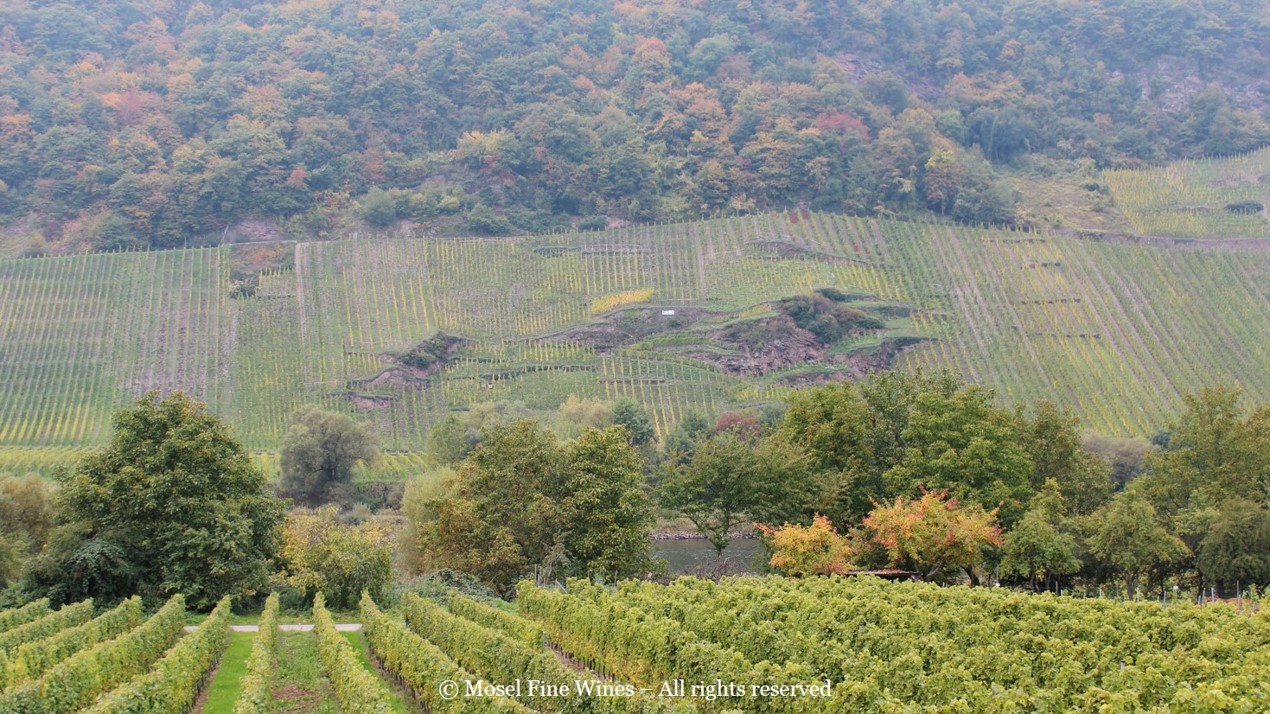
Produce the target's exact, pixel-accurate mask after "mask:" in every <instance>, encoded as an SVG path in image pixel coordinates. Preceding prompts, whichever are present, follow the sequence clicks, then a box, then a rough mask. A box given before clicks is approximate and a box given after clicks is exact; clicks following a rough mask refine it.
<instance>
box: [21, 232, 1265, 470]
mask: <svg viewBox="0 0 1270 714" xmlns="http://www.w3.org/2000/svg"><path fill="white" fill-rule="evenodd" d="M232 250H234V248H230V247H224V248H215V249H197V250H187V251H166V252H151V253H132V254H112V255H90V256H74V257H59V258H38V259H25V260H8V261H0V449H3V454H2V455H3V456H4V459H3V460H8V461H17V460H20V459H26V460H27V461H30V462H33V463H39V462H48V463H56V462H58V461H59V460H60V459H62V458H63V457H65V455H66V454H74V453H76V451H75V450H76V449H77V448H82V447H86V446H93V445H95V444H98V443H100V442H101V441H102V440H103V438H104V437H105V436H106V434H108V431H109V424H110V415H111V413H112V412H113V411H114V410H115V409H117V408H119V407H120V406H122V405H124V404H125V403H127V402H128V401H129V400H131V399H133V398H134V397H135V396H137V395H138V394H140V393H142V392H143V391H144V390H146V389H150V388H157V389H161V390H171V389H176V388H182V389H185V390H187V391H189V392H191V393H192V394H194V395H196V396H197V397H199V398H200V399H203V400H205V401H207V402H208V404H209V405H210V407H211V408H212V409H213V410H214V411H216V412H218V413H220V414H221V415H223V416H224V417H226V418H227V419H228V420H229V421H230V423H231V424H233V425H234V427H235V429H236V430H237V433H238V434H239V435H240V437H241V438H243V439H244V441H245V442H246V443H247V444H248V445H249V446H250V447H251V448H253V449H256V450H261V451H270V450H274V449H276V448H277V446H278V444H279V441H280V439H281V436H282V434H283V433H284V431H285V429H286V426H287V424H288V421H289V417H290V415H291V413H292V412H293V410H294V409H296V408H297V407H298V406H300V405H302V404H305V403H310V402H312V403H319V404H323V405H325V406H327V407H330V408H337V409H341V410H345V411H350V412H353V411H360V412H361V413H362V416H363V417H365V418H369V419H371V420H373V421H374V423H375V424H376V426H377V428H378V430H379V432H380V434H381V436H382V438H383V440H384V442H385V445H386V446H387V447H388V448H390V449H399V450H405V451H409V450H417V449H419V448H420V447H421V445H422V443H423V440H424V438H425V436H426V433H427V430H428V428H429V426H430V425H431V424H433V423H435V422H436V421H437V420H438V419H439V418H440V417H441V416H443V414H444V413H445V412H446V411H447V410H451V409H456V408H463V407H465V406H466V405H467V404H469V403H472V402H476V401H487V400H498V399H514V400H519V401H523V402H525V403H526V404H527V405H528V406H529V407H530V408H534V409H554V408H555V407H556V406H557V405H559V404H560V403H561V402H563V401H564V400H565V398H566V397H567V396H568V395H569V394H577V395H579V396H584V397H585V396H593V397H605V398H616V397H622V396H624V397H630V398H633V399H635V400H637V401H638V402H639V403H641V404H642V405H643V406H644V407H645V408H647V409H648V410H649V411H650V413H651V414H652V415H653V417H654V421H655V423H656V426H657V429H658V430H659V431H660V432H663V433H664V432H665V431H666V430H667V429H668V428H669V427H670V426H671V425H672V424H674V423H675V422H676V421H678V420H679V419H681V418H682V417H683V415H684V414H686V413H688V412H690V411H697V412H701V413H717V412H719V411H721V410H724V409H728V408H733V407H735V406H738V405H746V404H754V403H758V402H761V401H765V400H771V399H777V398H780V397H781V396H782V395H784V394H785V393H787V392H788V390H789V386H787V384H786V383H784V382H782V381H781V380H780V379H779V376H780V375H769V376H768V377H765V378H753V379H742V378H739V377H736V376H734V375H731V374H729V373H727V372H724V371H722V370H720V369H719V368H717V367H715V366H712V365H710V364H707V363H705V362H701V361H697V360H694V359H691V358H689V357H687V356H681V355H679V354H675V353H673V352H668V351H664V350H652V349H648V348H646V347H645V346H642V345H641V344H639V343H635V344H627V345H625V346H619V347H617V348H612V349H601V348H599V347H597V345H596V344H594V343H592V342H589V341H588V340H587V338H586V336H585V334H582V333H578V334H576V335H575V334H573V333H571V332H570V330H571V329H572V328H577V327H579V326H582V325H586V324H588V323H590V322H591V321H592V320H593V319H596V318H595V316H594V314H593V313H595V312H597V311H599V310H600V309H605V310H608V309H617V310H621V309H628V310H629V309H632V308H633V307H636V308H637V307H639V306H640V305H643V306H644V307H655V308H659V310H654V311H652V313H651V314H653V315H657V314H660V310H667V311H668V310H679V311H683V310H686V309H697V310H705V311H708V312H707V313H706V314H707V315H732V316H736V315H738V314H739V315H742V316H744V315H746V314H752V313H753V312H754V310H753V309H754V308H756V306H759V307H761V305H762V304H763V303H765V302H768V301H773V300H777V299H779V298H783V297H788V296H791V295H796V294H800V293H806V292H808V291H810V290H812V289H813V288H817V287H836V288H838V289H840V290H843V291H850V292H853V293H867V294H870V295H872V296H875V297H876V300H877V301H880V302H883V303H887V304H892V305H903V306H907V308H908V309H907V310H906V311H905V312H907V314H908V316H907V317H899V318H895V319H894V320H892V322H891V326H890V334H892V335H904V336H908V337H916V338H924V340H925V341H923V342H921V343H920V344H919V346H917V347H916V348H913V349H910V350H908V351H906V352H903V353H901V355H900V357H899V363H900V364H901V365H902V366H904V367H907V368H917V367H924V368H938V367H949V368H952V369H953V370H955V371H957V372H959V373H961V374H962V375H964V376H965V377H967V378H969V379H971V380H974V381H977V382H980V383H983V384H985V385H988V386H991V387H994V388H996V389H997V390H998V393H999V394H1000V395H1001V396H1002V397H1003V399H1005V400H1006V401H1008V402H1018V401H1024V400H1030V399H1035V398H1038V397H1048V398H1052V399H1055V400H1057V401H1059V402H1061V403H1064V404H1067V405H1070V406H1071V407H1073V408H1074V409H1075V410H1076V412H1077V413H1078V414H1079V415H1080V416H1081V417H1082V418H1083V419H1084V420H1085V423H1086V425H1087V426H1088V427H1089V428H1091V429H1093V430H1097V431H1101V432H1104V433H1110V434H1124V435H1127V434H1136V435H1148V434H1150V433H1153V432H1154V431H1155V430H1156V429H1158V428H1160V427H1162V426H1163V425H1164V424H1165V422H1166V420H1167V419H1168V418H1170V416H1171V415H1173V414H1175V413H1176V412H1177V410H1178V409H1179V408H1180V405H1181V396H1182V394H1184V393H1186V392H1189V391H1192V390H1195V389H1197V388H1198V387H1200V386H1202V385H1204V384H1209V383H1213V382H1224V383H1229V384H1239V385H1241V386H1242V387H1243V388H1244V389H1245V390H1246V391H1247V392H1248V394H1249V396H1250V397H1251V398H1253V399H1257V400H1262V401H1264V400H1267V399H1270V339H1268V338H1270V309H1268V308H1270V304H1268V302H1270V299H1268V298H1267V294H1268V293H1270V253H1265V252H1254V251H1249V252H1245V253H1240V252H1211V253H1209V252H1201V251H1170V250H1162V249H1158V248H1149V247H1140V246H1127V245H1110V244H1102V243H1096V242H1090V241H1081V240H1076V239H1070V238H1064V237H1058V236H1052V235H1047V234H1044V233H1029V232H1016V231H1009V230H1003V229H977V228H966V227H954V226H947V225H940V224H933V225H932V224H919V223H909V222H899V221H886V220H870V219H860V218H850V217H843V216H838V215H827V214H809V213H801V214H775V215H763V216H751V217H742V218H733V219H725V220H716V221H707V222H700V223H691V224H678V225H659V226H646V227H634V228H624V229H618V230H611V231H605V232H597V233H582V234H577V233H575V234H562V235H552V236H541V237H533V238H522V239H503V240H491V239H471V240H424V239H382V240H351V241H340V242H325V243H303V244H299V245H297V246H295V256H294V261H293V262H292V263H291V265H290V266H289V267H286V268H284V269H280V270H274V271H272V272H268V273H266V274H264V275H262V276H261V279H260V281H259V286H258V287H257V289H256V290H255V293H254V295H251V296H250V297H231V285H230V282H231V280H230V262H231V251H232ZM635 300H647V302H645V303H640V304H638V305H637V304H633V301H635ZM747 311H749V312H747ZM759 312H761V310H760V311H759ZM719 319H724V318H722V317H720V318H719ZM437 331H443V332H445V333H448V334H454V335H459V336H462V337H465V338H468V339H469V340H470V342H468V343H466V344H465V346H464V347H463V349H462V350H461V351H460V352H459V356H458V357H457V359H455V360H454V361H452V362H451V363H449V364H448V365H447V366H445V367H444V369H442V370H440V371H438V372H435V373H418V374H415V375H413V376H412V375H405V376H404V377H403V376H402V374H401V372H400V371H399V370H398V371H397V372H393V370H392V369H391V368H393V367H394V362H393V359H392V357H391V356H392V355H396V354H401V353H402V352H404V351H406V350H408V349H410V348H411V347H413V346H414V345H416V344H418V343H420V342H421V341H423V340H425V339H427V338H428V337H430V336H431V335H433V334H435V333H436V332H437ZM394 375H395V376H394ZM18 447H21V448H18ZM59 455H60V456H59ZM270 458H272V457H267V456H262V457H261V459H262V461H268V460H269V459H270ZM3 468H5V467H4V465H3V464H0V469H3ZM37 470H38V469H37Z"/></svg>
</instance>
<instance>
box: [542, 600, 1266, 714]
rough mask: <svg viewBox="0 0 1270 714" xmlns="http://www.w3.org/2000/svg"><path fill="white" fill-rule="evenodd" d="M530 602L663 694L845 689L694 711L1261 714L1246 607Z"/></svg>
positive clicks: (603, 659)
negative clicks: (754, 673) (1257, 713)
mask: <svg viewBox="0 0 1270 714" xmlns="http://www.w3.org/2000/svg"><path fill="white" fill-rule="evenodd" d="M519 601H520V605H521V608H522V611H523V612H526V613H527V614H529V615H530V616H532V617H534V618H535V619H538V620H539V621H541V622H542V623H543V625H544V628H545V629H547V631H548V633H549V634H550V636H551V640H552V642H553V643H555V644H556V645H557V646H559V647H560V648H561V649H563V650H564V651H565V652H567V653H569V654H570V655H572V656H573V657H575V658H577V659H579V660H581V661H583V662H586V663H588V664H589V665H590V666H592V667H595V668H597V669H600V670H603V671H608V672H610V673H612V674H613V675H614V676H618V677H623V678H626V679H627V681H631V682H637V683H638V682H648V681H651V685H650V686H654V687H657V686H660V681H661V680H662V679H668V678H669V679H673V678H685V679H687V680H688V681H693V680H692V678H693V677H695V676H708V674H707V672H708V671H709V669H710V668H715V671H717V672H720V673H723V674H722V676H724V677H728V678H730V679H731V681H745V679H743V677H744V674H743V673H742V672H740V671H738V670H737V666H738V665H741V663H742V662H743V661H748V662H783V663H786V664H785V665H784V667H785V668H786V669H785V672H783V673H780V674H783V675H784V676H785V677H787V678H786V679H783V680H781V681H787V682H796V681H801V680H800V678H799V673H800V672H806V673H811V672H815V673H816V675H817V676H819V677H821V678H822V681H823V678H827V679H829V680H830V681H831V682H833V693H832V696H831V697H829V698H827V699H819V698H799V699H798V700H796V701H794V702H790V701H788V700H785V701H780V700H777V701H772V700H762V699H755V698H746V699H744V700H741V701H721V700H716V701H715V702H704V701H702V700H700V699H697V700H696V703H698V704H699V705H700V706H701V708H702V709H705V710H709V708H710V707H721V708H723V707H730V706H741V707H744V708H745V709H746V711H757V712H777V711H791V712H817V711H824V712H831V711H843V710H868V711H889V710H897V711H898V710H904V709H911V708H914V707H918V708H923V709H931V710H941V709H963V710H968V711H999V710H1001V708H1002V707H1003V706H1005V707H1008V708H1015V707H1017V708H1019V709H1022V710H1034V709H1037V708H1038V707H1039V708H1044V709H1050V710H1056V711H1066V710H1071V709H1075V710H1082V711H1084V710H1089V709H1097V708H1101V707H1106V708H1108V709H1113V708H1124V709H1135V708H1160V709H1174V708H1176V709H1179V710H1193V709H1197V708H1198V709H1203V708H1204V705H1201V704H1199V703H1200V702H1219V703H1220V705H1217V706H1213V709H1214V710H1219V709H1223V708H1224V709H1229V710H1255V709H1257V708H1258V706H1259V705H1258V704H1257V702H1259V701H1261V699H1260V693H1261V691H1262V688H1263V687H1264V684H1265V672H1264V664H1265V663H1266V661H1267V660H1266V656H1267V650H1266V641H1265V638H1264V632H1263V631H1262V630H1261V629H1260V627H1259V626H1260V625H1261V624H1264V620H1262V619H1261V615H1260V614H1259V613H1258V614H1254V615H1252V616H1251V619H1250V616H1249V614H1248V612H1247V610H1246V609H1245V610H1244V611H1237V610H1236V609H1235V608H1233V607H1220V606H1217V607H1203V608H1199V607H1186V606H1176V605H1170V606H1169V607H1164V606H1162V605H1161V604H1160V603H1151V602H1143V603H1133V602H1128V603H1126V602H1115V601H1111V600H1107V599H1100V598H1089V599H1086V598H1072V597H1054V596H1050V595H1031V594H1025V593H1019V592H1017V591H1012V590H1008V589H1003V588H965V587H937V586H935V585H933V584H928V583H915V582H886V581H883V580H880V579H877V578H870V577H852V578H833V577H831V578H801V579H793V578H786V577H768V578H753V577H743V578H726V579H724V580H722V581H719V582H713V581H709V580H701V579H697V578H680V579H677V580H675V581H672V582H671V583H669V584H665V585H661V584H655V583H650V582H638V581H627V582H624V583H622V584H621V585H620V586H619V587H618V588H616V589H615V590H608V589H603V588H597V587H594V586H591V585H589V584H587V583H581V582H576V581H575V582H571V583H570V584H569V587H568V592H567V593H561V592H556V591H552V590H546V589H542V588H537V587H534V586H532V585H529V584H528V583H526V584H524V585H522V586H521V592H520V599H519ZM1218 643H1220V644H1218ZM918 648H920V650H921V651H920V653H919V652H918V651H917V650H918ZM742 666H743V665H742ZM754 666H755V667H756V668H761V667H763V665H761V664H760V665H754ZM699 673H700V674H699ZM766 674H767V675H768V676H780V674H778V673H777V672H773V671H770V670H769V671H768V672H767V673H766ZM706 681H710V680H706ZM724 681H728V679H725V680H724ZM1112 702H1114V704H1112ZM1130 702H1132V703H1130Z"/></svg>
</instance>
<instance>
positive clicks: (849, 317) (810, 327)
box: [778, 295, 885, 344]
mask: <svg viewBox="0 0 1270 714" xmlns="http://www.w3.org/2000/svg"><path fill="white" fill-rule="evenodd" d="M778 306H779V307H780V309H781V310H782V311H784V313H785V314H786V315H789V317H790V318H791V319H793V321H794V324H796V325H798V326H799V327H801V328H803V329H804V330H807V331H808V332H810V333H812V334H813V335H815V336H816V339H818V340H820V341H821V342H823V343H825V344H833V343H834V342H837V341H838V340H841V339H842V338H844V337H846V336H848V335H851V334H855V333H857V332H862V331H865V330H880V329H882V328H883V327H885V324H884V323H883V322H882V321H881V320H879V319H878V318H876V317H873V316H871V315H869V314H867V313H865V312H864V311H863V310H858V309H856V308H853V307H848V306H846V305H842V304H840V303H837V302H835V301H833V300H831V299H829V298H827V297H825V296H823V295H800V296H798V297H792V298H786V299H784V300H781V301H780V303H779V304H778Z"/></svg>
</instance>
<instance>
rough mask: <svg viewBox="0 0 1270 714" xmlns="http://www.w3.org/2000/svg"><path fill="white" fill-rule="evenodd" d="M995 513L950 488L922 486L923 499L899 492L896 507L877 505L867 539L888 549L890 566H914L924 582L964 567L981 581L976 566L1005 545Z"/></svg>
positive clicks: (866, 525) (867, 527) (869, 520)
mask: <svg viewBox="0 0 1270 714" xmlns="http://www.w3.org/2000/svg"><path fill="white" fill-rule="evenodd" d="M996 516H997V512H996V509H993V510H991V511H985V510H984V509H983V508H982V507H981V506H978V505H973V504H972V505H969V506H962V505H961V504H960V503H958V502H957V499H955V498H952V499H949V498H948V491H947V489H941V490H929V491H928V490H925V489H923V491H922V497H921V498H919V499H916V500H905V499H904V497H902V496H901V497H899V498H897V499H895V505H893V506H880V505H879V506H875V507H874V509H873V511H872V512H871V513H869V515H868V516H867V517H866V518H865V519H864V522H863V526H864V531H865V533H866V534H867V536H868V537H869V539H871V540H872V541H873V542H875V543H877V544H878V545H880V546H882V547H884V548H886V552H887V555H888V556H889V558H890V563H891V565H892V566H894V567H901V568H907V569H911V570H914V571H916V572H917V573H918V574H919V575H920V576H921V577H922V579H924V580H931V579H934V578H937V577H939V576H940V575H941V574H947V573H949V572H950V571H953V570H954V569H961V570H964V571H965V572H966V574H967V575H968V576H969V577H970V581H971V582H972V583H977V582H978V577H977V575H976V573H975V568H976V566H978V565H979V563H980V562H981V561H982V560H983V557H984V551H985V550H986V549H987V548H989V547H991V546H1000V545H1001V527H1000V526H998V525H997V524H996Z"/></svg>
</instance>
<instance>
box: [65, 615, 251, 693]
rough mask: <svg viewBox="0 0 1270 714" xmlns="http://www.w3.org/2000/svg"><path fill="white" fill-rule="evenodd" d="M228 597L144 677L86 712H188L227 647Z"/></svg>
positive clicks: (131, 682)
mask: <svg viewBox="0 0 1270 714" xmlns="http://www.w3.org/2000/svg"><path fill="white" fill-rule="evenodd" d="M229 602H230V601H229V597H228V596H226V597H225V598H223V599H222V600H221V601H220V602H219V603H217V605H216V607H215V608H213V609H212V612H211V614H210V615H208V616H207V619H206V620H203V622H202V623H200V624H199V626H198V628H197V629H195V630H194V632H192V633H190V634H188V635H186V636H184V637H182V638H181V640H180V641H179V642H177V643H176V645H175V646H173V647H172V649H170V650H168V651H167V653H166V654H164V655H163V658H162V659H160V660H159V661H158V662H157V663H156V664H155V665H154V668H153V669H152V670H151V671H150V672H148V673H147V674H145V675H143V676H140V677H137V678H136V679H134V680H132V681H130V682H128V683H127V684H124V685H122V686H120V687H119V688H117V689H115V690H113V691H111V692H110V693H109V694H107V695H106V696H104V697H101V698H99V699H98V700H97V702H96V703H95V704H94V705H93V706H92V707H90V708H89V709H87V710H86V711H88V712H89V713H90V714H108V713H109V714H146V713H153V714H159V712H170V711H172V710H173V709H176V710H178V711H183V710H187V709H189V708H190V707H191V706H193V704H194V700H195V699H197V698H198V694H199V692H200V691H201V689H202V686H203V684H204V683H205V682H206V679H207V675H208V674H209V673H210V672H211V671H212V668H213V667H215V666H216V663H217V662H218V661H220V658H221V655H222V654H224V653H225V648H226V647H227V646H229V616H230V605H229Z"/></svg>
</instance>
